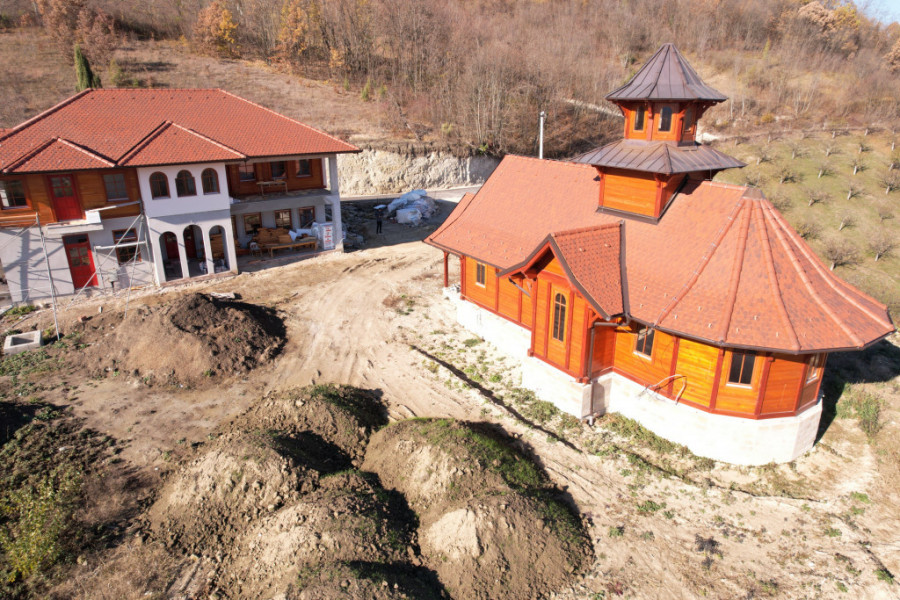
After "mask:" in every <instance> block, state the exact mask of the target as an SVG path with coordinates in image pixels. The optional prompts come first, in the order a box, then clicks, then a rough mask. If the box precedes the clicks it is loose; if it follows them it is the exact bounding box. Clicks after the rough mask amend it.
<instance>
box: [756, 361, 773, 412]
mask: <svg viewBox="0 0 900 600" xmlns="http://www.w3.org/2000/svg"><path fill="white" fill-rule="evenodd" d="M763 360H764V362H763V372H762V376H761V377H760V378H759V396H757V398H756V410H755V411H754V414H755V415H756V418H757V419H758V418H759V416H760V415H761V414H762V404H763V398H764V397H765V395H766V386H768V385H769V370H770V369H771V368H772V363H773V362H774V361H775V357H774V356H772V355H766V356H765V358H764V359H763Z"/></svg>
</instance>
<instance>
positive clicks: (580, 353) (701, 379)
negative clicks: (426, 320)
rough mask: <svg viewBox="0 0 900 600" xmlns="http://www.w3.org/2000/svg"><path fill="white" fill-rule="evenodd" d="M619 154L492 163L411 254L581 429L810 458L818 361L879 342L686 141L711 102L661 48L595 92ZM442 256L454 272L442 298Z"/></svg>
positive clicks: (786, 238)
mask: <svg viewBox="0 0 900 600" xmlns="http://www.w3.org/2000/svg"><path fill="white" fill-rule="evenodd" d="M607 99H609V100H610V101H611V102H614V103H616V104H617V105H618V106H619V107H620V108H621V110H622V113H623V115H624V116H625V130H624V139H622V140H620V141H616V142H613V143H611V144H608V145H606V146H604V147H602V148H597V149H595V150H593V151H591V152H587V153H586V154H584V155H582V156H579V157H576V158H575V159H574V160H572V161H569V162H558V161H550V160H537V159H533V158H524V157H513V156H510V157H506V158H505V159H504V160H503V162H502V163H500V166H499V167H497V169H496V170H495V171H494V173H493V174H492V175H491V177H490V178H489V179H488V180H487V182H485V184H484V186H483V187H482V188H481V189H480V190H479V192H478V193H477V194H475V195H467V196H465V197H464V198H463V199H462V200H461V201H460V203H459V205H458V206H457V207H456V209H455V210H454V211H453V213H452V214H451V215H450V216H449V217H448V218H447V220H446V221H445V222H444V224H443V225H442V226H441V227H440V228H438V229H437V230H436V231H435V232H434V233H433V234H432V235H431V236H429V238H428V239H427V240H426V242H427V243H429V244H431V245H433V246H435V247H437V248H439V249H441V250H443V251H444V268H445V270H444V286H445V287H448V290H447V293H448V294H450V295H451V297H453V298H454V299H455V300H456V301H457V311H458V312H457V318H458V320H459V321H460V323H462V324H463V325H465V326H466V327H467V328H469V329H470V330H472V331H474V332H476V333H477V334H479V335H480V336H482V337H483V338H485V339H487V340H489V341H491V342H493V343H494V344H496V345H497V346H498V347H500V348H501V349H503V350H505V351H507V352H508V353H511V354H513V355H516V356H518V357H520V358H521V359H522V361H523V363H524V366H523V369H522V384H523V385H524V386H525V387H527V388H530V389H532V390H534V391H535V392H537V393H538V395H540V396H541V397H543V398H544V399H546V400H548V401H551V402H553V403H554V404H556V405H557V406H558V407H559V408H560V409H562V410H564V411H566V412H568V413H571V414H574V415H576V416H578V417H582V416H589V415H595V414H601V413H603V412H606V411H612V412H618V413H621V414H624V415H626V416H628V417H631V418H633V419H636V420H637V421H639V422H640V423H641V424H643V425H644V426H646V427H647V428H649V429H651V430H653V431H654V432H656V433H657V434H659V435H662V436H663V437H666V438H668V439H670V440H672V441H675V442H677V443H680V444H684V445H686V446H688V447H689V448H690V449H691V450H693V451H694V452H695V453H697V454H700V455H703V456H708V457H711V458H715V459H719V460H725V461H729V462H733V463H740V464H765V463H769V462H771V461H776V462H787V461H790V460H793V459H794V458H796V457H797V456H799V455H800V454H802V453H803V452H805V451H806V450H808V449H810V448H811V447H812V446H813V443H814V441H815V439H816V434H817V429H818V425H819V418H820V415H821V413H822V403H821V396H820V390H821V384H822V374H823V368H824V365H825V360H826V357H827V355H828V353H830V352H834V351H838V350H857V349H862V348H865V347H867V346H869V345H871V344H873V343H875V342H877V341H878V340H880V339H882V338H884V337H885V336H887V335H889V334H890V333H891V332H893V331H894V326H893V324H892V323H891V320H890V317H889V315H888V312H887V309H886V307H885V306H884V305H883V304H881V303H880V302H878V301H876V300H874V299H873V298H870V297H869V296H867V295H866V294H864V293H862V292H860V291H859V290H857V289H855V288H853V287H852V286H850V285H849V284H847V283H845V282H844V281H842V280H841V279H839V278H838V277H836V276H835V275H834V273H832V272H831V271H830V270H829V269H828V268H827V267H826V266H824V265H823V264H822V262H821V261H820V260H819V259H818V258H817V257H816V255H815V254H814V252H813V251H812V250H811V249H810V248H809V247H808V246H807V245H806V242H804V240H803V239H802V238H801V237H800V236H799V235H798V234H797V232H796V231H794V229H793V228H792V227H791V226H790V225H789V224H788V223H787V221H785V219H784V217H782V216H781V214H779V212H778V210H777V209H776V208H775V207H774V206H773V205H772V204H771V203H770V202H769V201H768V200H766V198H765V197H764V196H763V194H762V193H761V192H760V191H759V190H758V189H756V188H749V187H747V186H737V185H727V184H723V183H718V182H715V181H712V178H713V176H714V175H715V174H716V173H718V172H719V171H721V170H723V169H728V168H733V167H742V166H744V165H743V163H741V162H739V161H737V160H735V159H734V158H731V157H729V156H727V155H725V154H722V153H721V152H718V151H716V150H714V149H712V148H709V147H706V146H703V145H701V144H698V143H697V142H696V141H695V134H696V130H697V121H698V119H700V118H701V117H702V115H703V113H704V112H705V111H706V110H707V109H708V108H709V107H710V106H712V105H713V104H715V103H717V102H722V101H724V100H725V96H724V95H722V94H721V93H720V92H717V91H716V90H714V89H712V88H710V87H709V86H707V85H705V84H704V83H703V82H702V81H701V80H700V77H699V76H698V75H697V73H696V72H695V71H694V69H693V68H692V67H691V66H690V65H689V64H688V63H687V61H686V60H685V58H684V56H682V55H681V54H680V53H679V52H678V50H676V49H675V47H674V46H672V45H671V44H666V45H664V46H663V47H662V48H660V50H659V51H658V52H657V53H656V54H655V55H654V56H653V57H652V58H651V59H650V61H649V62H648V63H647V64H646V65H644V66H643V67H642V68H641V69H640V70H639V71H638V72H637V73H636V74H635V76H634V77H633V78H632V79H631V81H629V82H628V83H627V84H626V85H624V86H623V87H621V88H619V89H618V90H616V91H614V92H612V93H611V94H609V95H608V96H607ZM449 254H454V255H456V256H458V257H459V260H460V273H461V281H460V283H459V286H460V287H459V292H458V294H454V293H453V292H452V290H450V289H449V277H448V272H447V262H448V256H449Z"/></svg>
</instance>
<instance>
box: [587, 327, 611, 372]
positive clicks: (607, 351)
mask: <svg viewBox="0 0 900 600" xmlns="http://www.w3.org/2000/svg"><path fill="white" fill-rule="evenodd" d="M616 337H617V334H616V330H615V329H614V328H612V327H597V328H596V329H594V348H593V353H592V354H593V356H592V359H593V360H592V363H591V376H593V377H596V376H597V375H598V374H599V373H600V372H601V371H603V370H605V369H608V368H609V367H612V366H613V364H614V363H615V356H616Z"/></svg>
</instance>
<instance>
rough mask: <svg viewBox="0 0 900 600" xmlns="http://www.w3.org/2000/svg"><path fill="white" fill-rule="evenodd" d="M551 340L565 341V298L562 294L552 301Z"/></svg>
mask: <svg viewBox="0 0 900 600" xmlns="http://www.w3.org/2000/svg"><path fill="white" fill-rule="evenodd" d="M553 339H554V340H559V341H560V342H564V341H566V297H565V296H563V295H562V294H557V295H556V297H555V298H554V300H553Z"/></svg>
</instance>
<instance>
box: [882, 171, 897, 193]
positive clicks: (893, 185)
mask: <svg viewBox="0 0 900 600" xmlns="http://www.w3.org/2000/svg"><path fill="white" fill-rule="evenodd" d="M881 185H882V186H884V193H885V194H890V193H891V192H893V191H894V190H897V189H900V171H894V170H888V171H887V172H886V173H885V174H884V175H882V176H881Z"/></svg>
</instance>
